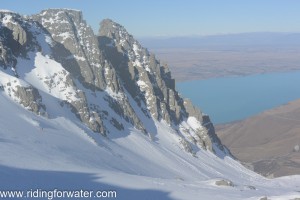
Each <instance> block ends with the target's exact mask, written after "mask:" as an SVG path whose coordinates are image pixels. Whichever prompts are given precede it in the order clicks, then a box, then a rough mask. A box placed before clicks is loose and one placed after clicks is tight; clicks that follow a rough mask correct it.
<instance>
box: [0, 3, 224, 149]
mask: <svg viewBox="0 0 300 200" xmlns="http://www.w3.org/2000/svg"><path fill="white" fill-rule="evenodd" d="M0 89H1V90H2V92H5V93H6V94H7V95H8V96H10V98H12V99H13V100H14V101H16V102H18V103H19V104H21V105H22V106H23V107H25V108H26V109H28V110H30V111H32V112H34V113H36V114H38V115H43V116H45V117H48V118H54V117H57V116H60V115H63V116H68V117H69V118H73V117H74V120H78V122H82V123H83V124H85V125H86V126H87V127H88V128H89V129H91V130H92V131H93V132H94V133H95V134H97V133H99V134H102V135H103V136H104V137H107V138H110V137H113V136H114V135H115V134H118V135H122V134H124V135H125V134H126V133H129V132H130V129H132V128H135V129H138V130H140V131H141V133H142V134H145V136H148V137H149V138H150V139H152V140H154V141H155V134H156V127H157V126H156V125H155V124H156V123H166V124H168V125H169V126H170V127H171V128H172V130H173V132H174V135H176V137H178V145H179V146H180V147H181V148H182V149H184V150H186V151H187V152H190V153H195V152H197V151H199V150H200V149H207V150H210V151H212V152H214V153H217V154H218V155H228V154H229V152H228V151H227V149H226V148H225V147H224V146H223V145H222V144H221V142H220V140H219V139H218V137H217V136H216V134H215V131H214V126H213V124H212V123H211V122H210V119H209V117H208V116H207V115H205V114H203V113H202V112H201V111H200V110H198V109H197V108H196V107H194V106H193V105H192V103H191V102H190V101H189V100H186V99H183V98H182V97H181V96H180V95H179V94H178V92H177V91H176V89H175V80H174V79H172V77H171V73H170V71H169V69H168V68H167V67H166V66H163V65H162V64H161V63H160V62H159V60H157V59H156V58H155V55H153V54H151V53H149V52H148V50H147V49H146V48H143V47H142V46H141V45H140V43H139V42H138V41H137V40H135V39H134V38H133V37H132V35H130V34H129V33H128V32H127V31H126V30H125V28H124V27H123V26H121V25H119V24H117V23H115V22H113V21H111V20H109V19H105V20H103V21H102V22H101V25H100V30H99V33H98V35H95V34H94V32H93V30H92V29H91V27H90V26H89V25H87V23H86V22H85V20H84V19H83V16H82V13H81V12H80V11H76V10H69V9H49V10H44V11H42V12H41V13H40V14H36V15H33V16H21V15H19V14H17V13H14V12H10V11H1V12H0ZM204 95H205V94H204ZM48 99H55V102H57V104H55V105H54V104H52V103H49V102H50V101H48ZM51 102H52V101H51ZM57 110H60V111H59V112H58V111H57ZM58 113H59V114H58Z"/></svg>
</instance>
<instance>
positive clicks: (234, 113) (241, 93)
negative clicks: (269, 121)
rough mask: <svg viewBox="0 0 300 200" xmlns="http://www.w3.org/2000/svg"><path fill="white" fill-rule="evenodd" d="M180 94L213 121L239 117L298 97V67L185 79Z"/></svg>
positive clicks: (232, 119) (224, 121) (299, 77)
mask: <svg viewBox="0 0 300 200" xmlns="http://www.w3.org/2000/svg"><path fill="white" fill-rule="evenodd" d="M176 87H177V89H178V90H179V92H180V94H181V95H182V96H184V97H185V98H188V99H190V100H191V101H192V102H193V103H194V105H196V106H197V107H198V108H200V109H201V110H202V111H203V112H204V113H206V114H208V115H209V116H210V118H211V120H212V122H213V123H215V124H221V123H228V122H232V121H236V120H242V119H245V118H247V117H250V116H253V115H256V114H258V113H260V112H263V111H265V110H268V109H271V108H274V107H277V106H279V105H282V104H286V103H288V102H289V101H292V100H296V99H299V98H300V71H294V72H287V73H271V74H259V75H250V76H243V77H225V78H215V79H208V80H196V81H186V82H180V83H177V84H176Z"/></svg>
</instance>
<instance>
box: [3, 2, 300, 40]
mask: <svg viewBox="0 0 300 200" xmlns="http://www.w3.org/2000/svg"><path fill="white" fill-rule="evenodd" d="M47 8H74V9H79V10H82V11H83V14H84V18H85V19H86V20H87V22H88V23H89V24H90V25H91V26H92V27H93V29H94V30H95V31H98V27H99V22H100V21H101V20H102V19H104V18H111V19H113V20H115V21H116V22H118V23H120V24H122V25H123V26H125V28H126V29H127V30H128V31H129V32H130V33H131V34H133V35H134V36H138V37H145V36H186V35H187V36H191V35H215V34H226V33H242V32H300V12H299V10H300V1H298V0H0V9H9V10H12V11H16V12H19V13H21V14H34V13H38V12H40V11H41V10H42V9H47Z"/></svg>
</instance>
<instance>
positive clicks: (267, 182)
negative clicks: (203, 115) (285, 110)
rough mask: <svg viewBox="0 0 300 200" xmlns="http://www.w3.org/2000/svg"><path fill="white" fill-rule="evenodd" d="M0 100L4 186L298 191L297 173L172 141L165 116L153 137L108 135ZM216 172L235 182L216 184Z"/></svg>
mask: <svg viewBox="0 0 300 200" xmlns="http://www.w3.org/2000/svg"><path fill="white" fill-rule="evenodd" d="M1 78H2V77H1ZM0 103H1V112H0V144H1V152H2V153H1V155H0V172H1V173H0V180H1V182H0V188H2V189H5V188H10V189H23V190H28V189H34V188H41V189H51V188H58V189H59V188H61V189H68V190H72V189H78V188H82V189H84V188H85V189H90V190H93V189H97V190H101V189H102V190H104V189H108V188H109V189H111V190H116V191H117V197H118V198H117V199H167V200H168V199H188V200H193V199H209V198H210V199H216V200H218V199H233V200H234V199H260V198H261V197H265V196H266V197H268V198H270V199H293V198H299V197H300V193H299V187H300V176H289V177H284V178H278V179H272V180H271V179H266V178H263V177H261V176H259V175H257V174H255V173H254V172H251V171H249V170H247V169H245V168H244V167H243V166H242V165H240V164H239V163H238V162H236V161H234V160H233V159H231V158H229V157H225V158H223V159H221V158H219V157H217V156H215V155H214V154H212V153H210V152H208V151H200V152H198V153H197V154H196V155H195V156H192V155H190V154H187V153H186V152H184V151H182V150H181V149H180V148H179V147H178V146H177V145H176V144H177V142H176V140H177V139H178V137H177V136H176V134H175V133H174V132H173V130H172V129H171V128H170V127H169V126H168V125H166V124H164V123H159V122H156V128H157V135H156V136H155V137H156V138H157V141H151V140H150V139H149V138H148V137H146V136H145V135H143V134H142V133H141V132H139V131H137V130H136V129H131V131H130V132H129V133H127V134H125V133H124V134H120V133H118V134H117V133H111V134H112V135H111V139H110V140H108V139H106V138H105V137H103V136H100V134H96V133H93V132H91V131H89V130H88V129H86V128H85V126H84V125H82V124H81V123H77V122H76V121H73V120H71V119H68V118H65V117H61V116H59V115H56V116H55V117H52V118H49V119H47V118H44V117H41V116H37V115H35V114H33V113H31V112H29V111H27V110H25V109H24V108H23V107H21V106H19V105H18V104H16V103H14V102H13V101H11V100H10V98H9V97H8V96H7V94H6V93H4V92H3V91H2V92H0ZM188 121H189V120H188ZM221 179H226V180H230V181H232V182H233V184H234V187H228V186H217V185H215V181H216V180H221ZM249 186H254V187H255V189H250V187H249Z"/></svg>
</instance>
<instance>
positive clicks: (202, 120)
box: [99, 19, 223, 150]
mask: <svg viewBox="0 0 300 200" xmlns="http://www.w3.org/2000/svg"><path fill="white" fill-rule="evenodd" d="M99 44H100V47H101V48H102V49H104V50H105V53H106V56H107V57H108V58H109V60H111V61H112V64H113V66H114V68H115V69H116V71H117V73H118V76H119V79H120V80H122V82H123V83H124V87H125V89H126V90H127V91H128V92H129V93H130V95H131V96H132V97H133V98H134V99H135V100H136V102H137V103H138V104H139V105H140V107H141V108H142V110H143V111H144V113H145V114H146V115H147V116H148V117H153V118H155V119H156V120H158V121H160V120H164V121H166V122H167V123H168V124H170V125H171V126H173V127H174V128H176V129H178V132H183V135H186V136H187V137H185V136H183V140H182V141H183V143H184V145H183V146H185V147H184V148H185V149H189V150H190V149H191V147H188V144H189V142H187V141H185V139H187V140H188V141H192V143H195V144H197V145H199V146H201V147H203V148H206V149H209V150H213V144H221V143H220V141H219V139H218V137H217V136H216V135H215V132H214V127H213V125H212V123H211V122H210V119H209V117H208V116H207V115H203V114H202V112H201V111H200V110H198V109H197V108H195V107H194V106H193V105H192V103H191V102H190V101H189V100H184V99H182V98H181V97H180V96H179V94H178V92H177V91H176V89H175V80H174V79H172V77H171V72H170V71H169V69H168V67H167V66H164V65H162V64H161V63H160V62H159V61H158V60H157V59H156V58H155V56H154V55H153V54H151V53H149V52H148V50H147V49H145V48H143V47H142V46H141V45H140V43H139V42H138V41H137V40H135V39H134V38H133V36H132V35H130V34H129V33H128V32H127V31H126V30H125V28H124V27H123V26H121V25H119V24H117V23H115V22H113V21H112V20H110V19H105V20H103V21H102V22H101V26H100V30H99ZM189 117H194V118H195V119H196V121H198V124H197V127H194V129H193V128H191V127H189V128H185V127H184V126H185V125H182V122H184V121H186V120H187V119H188V118H189ZM191 132H193V133H191ZM218 146H219V148H221V149H222V150H223V147H222V145H218Z"/></svg>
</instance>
